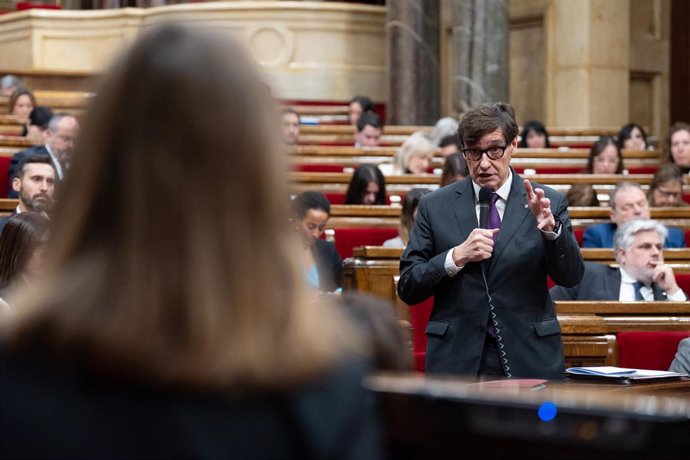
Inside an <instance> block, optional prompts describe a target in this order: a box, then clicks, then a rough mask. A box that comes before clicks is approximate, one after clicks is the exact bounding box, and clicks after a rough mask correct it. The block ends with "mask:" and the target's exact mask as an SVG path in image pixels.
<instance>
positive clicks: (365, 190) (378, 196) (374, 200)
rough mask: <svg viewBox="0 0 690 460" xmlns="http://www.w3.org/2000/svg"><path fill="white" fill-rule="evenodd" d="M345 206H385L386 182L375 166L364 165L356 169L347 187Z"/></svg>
mask: <svg viewBox="0 0 690 460" xmlns="http://www.w3.org/2000/svg"><path fill="white" fill-rule="evenodd" d="M345 204H380V205H385V204H387V203H386V181H385V179H384V178H383V173H382V172H381V170H380V169H379V168H377V167H376V165H372V164H367V163H365V164H363V165H361V166H360V167H359V168H357V170H356V171H355V173H354V174H353V175H352V179H350V185H348V186H347V192H346V193H345Z"/></svg>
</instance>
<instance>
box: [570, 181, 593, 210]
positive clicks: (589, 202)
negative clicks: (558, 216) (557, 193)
mask: <svg viewBox="0 0 690 460" xmlns="http://www.w3.org/2000/svg"><path fill="white" fill-rule="evenodd" d="M566 198H567V200H568V207H571V208H572V207H573V206H599V198H597V192H596V191H595V190H594V187H592V186H591V185H589V184H574V185H573V186H572V187H570V190H568V193H567V194H566Z"/></svg>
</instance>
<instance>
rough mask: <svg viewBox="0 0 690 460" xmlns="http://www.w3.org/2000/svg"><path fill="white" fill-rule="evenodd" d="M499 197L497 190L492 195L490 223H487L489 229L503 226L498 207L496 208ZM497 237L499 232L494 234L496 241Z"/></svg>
mask: <svg viewBox="0 0 690 460" xmlns="http://www.w3.org/2000/svg"><path fill="white" fill-rule="evenodd" d="M499 198H500V196H498V193H496V192H494V193H493V194H492V195H491V206H489V223H488V225H487V228H488V229H489V230H491V229H494V228H501V216H500V215H499V214H498V208H496V201H498V199H499ZM496 238H498V234H495V235H494V242H495V241H496Z"/></svg>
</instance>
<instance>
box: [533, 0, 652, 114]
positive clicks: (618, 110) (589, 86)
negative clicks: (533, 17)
mask: <svg viewBox="0 0 690 460" xmlns="http://www.w3.org/2000/svg"><path fill="white" fill-rule="evenodd" d="M546 19H547V21H546V22H547V27H548V28H547V31H548V32H547V33H548V37H547V52H546V53H547V57H546V61H547V79H546V81H547V83H546V120H545V121H546V123H547V125H549V126H573V127H582V128H590V127H619V126H622V125H623V124H625V123H627V122H629V121H630V120H628V117H629V113H630V104H629V94H630V1H629V0H578V1H576V2H573V1H570V0H550V8H549V11H548V13H547V17H546ZM652 58H653V57H652Z"/></svg>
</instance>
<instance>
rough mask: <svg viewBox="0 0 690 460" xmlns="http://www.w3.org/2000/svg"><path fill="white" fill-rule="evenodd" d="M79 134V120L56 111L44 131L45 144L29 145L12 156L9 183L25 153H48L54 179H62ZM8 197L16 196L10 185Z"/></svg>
mask: <svg viewBox="0 0 690 460" xmlns="http://www.w3.org/2000/svg"><path fill="white" fill-rule="evenodd" d="M78 134H79V122H78V121H77V119H76V118H74V116H72V115H70V114H68V113H58V114H56V115H54V116H53V117H52V118H51V119H50V122H49V123H48V129H47V130H46V131H45V144H44V145H41V146H35V147H29V148H28V149H26V150H22V151H21V152H17V153H15V154H14V156H13V157H12V161H11V162H10V168H9V171H8V175H9V181H10V184H11V183H12V181H13V179H14V176H15V173H16V171H17V166H18V165H19V162H20V161H21V160H22V158H24V157H25V156H27V155H35V154H37V155H48V156H49V157H50V159H51V160H52V162H53V168H55V172H56V181H57V182H59V181H61V180H62V179H63V177H64V174H65V171H66V169H67V167H68V162H69V158H70V156H71V155H72V150H73V149H74V143H75V141H76V139H77V136H78ZM7 196H8V197H9V198H18V195H17V191H15V190H14V188H13V187H10V192H9V194H8V195H7Z"/></svg>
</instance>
